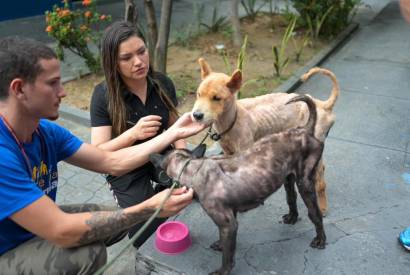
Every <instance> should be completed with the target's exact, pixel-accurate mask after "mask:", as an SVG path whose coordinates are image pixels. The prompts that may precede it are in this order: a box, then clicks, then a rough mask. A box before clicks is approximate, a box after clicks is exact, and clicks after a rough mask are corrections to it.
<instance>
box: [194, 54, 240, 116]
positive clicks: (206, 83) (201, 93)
mask: <svg viewBox="0 0 410 275" xmlns="http://www.w3.org/2000/svg"><path fill="white" fill-rule="evenodd" d="M198 62H199V65H200V66H201V78H202V82H201V84H199V87H198V90H197V93H196V101H195V104H194V107H193V109H192V118H193V120H195V121H198V122H201V123H204V124H210V123H212V122H214V121H215V120H217V119H218V118H219V117H220V116H221V115H222V114H223V113H224V112H226V111H227V110H228V109H229V108H230V107H232V106H233V104H234V103H235V100H236V93H237V92H238V91H239V89H240V87H241V84H242V73H241V71H240V70H235V71H234V72H233V74H232V75H231V76H228V75H226V74H224V73H217V72H213V71H212V69H211V67H210V66H209V64H208V63H207V62H206V61H205V59H203V58H200V59H199V60H198Z"/></svg>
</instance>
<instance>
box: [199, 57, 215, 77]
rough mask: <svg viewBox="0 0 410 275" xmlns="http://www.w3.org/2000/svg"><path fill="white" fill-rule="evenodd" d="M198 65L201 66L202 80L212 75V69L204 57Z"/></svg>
mask: <svg viewBox="0 0 410 275" xmlns="http://www.w3.org/2000/svg"><path fill="white" fill-rule="evenodd" d="M198 63H199V66H201V79H202V80H204V79H205V78H206V77H207V76H208V75H209V74H210V73H212V69H211V67H210V66H209V64H208V63H207V62H206V61H205V59H203V58H202V57H201V58H199V59H198Z"/></svg>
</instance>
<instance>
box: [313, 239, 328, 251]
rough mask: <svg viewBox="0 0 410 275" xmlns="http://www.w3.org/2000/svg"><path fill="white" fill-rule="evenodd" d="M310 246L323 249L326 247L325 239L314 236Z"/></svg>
mask: <svg viewBox="0 0 410 275" xmlns="http://www.w3.org/2000/svg"><path fill="white" fill-rule="evenodd" d="M310 246H311V247H313V248H317V249H324V248H325V247H326V239H323V238H319V237H315V238H314V239H313V240H312V242H311V243H310Z"/></svg>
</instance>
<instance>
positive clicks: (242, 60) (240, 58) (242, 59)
mask: <svg viewBox="0 0 410 275" xmlns="http://www.w3.org/2000/svg"><path fill="white" fill-rule="evenodd" d="M247 46H248V35H245V38H244V39H243V43H242V46H241V50H240V51H239V54H238V58H237V59H236V68H237V69H238V70H241V71H243V67H244V64H245V58H246V48H247Z"/></svg>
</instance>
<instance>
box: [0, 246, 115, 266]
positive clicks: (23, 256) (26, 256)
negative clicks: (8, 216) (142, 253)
mask: <svg viewBox="0 0 410 275" xmlns="http://www.w3.org/2000/svg"><path fill="white" fill-rule="evenodd" d="M106 261H107V249H106V247H105V245H104V243H103V242H96V243H92V244H89V245H86V246H81V247H75V248H60V247H57V246H55V245H53V244H51V243H50V242H48V241H46V240H43V239H40V238H34V239H32V240H30V241H27V242H26V243H24V244H22V245H20V246H19V247H17V248H15V249H13V250H11V251H9V252H7V253H5V254H4V255H2V256H1V258H0V270H1V271H0V273H1V274H93V273H94V272H96V271H97V270H98V269H99V268H101V267H102V266H103V265H104V264H105V263H106Z"/></svg>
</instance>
